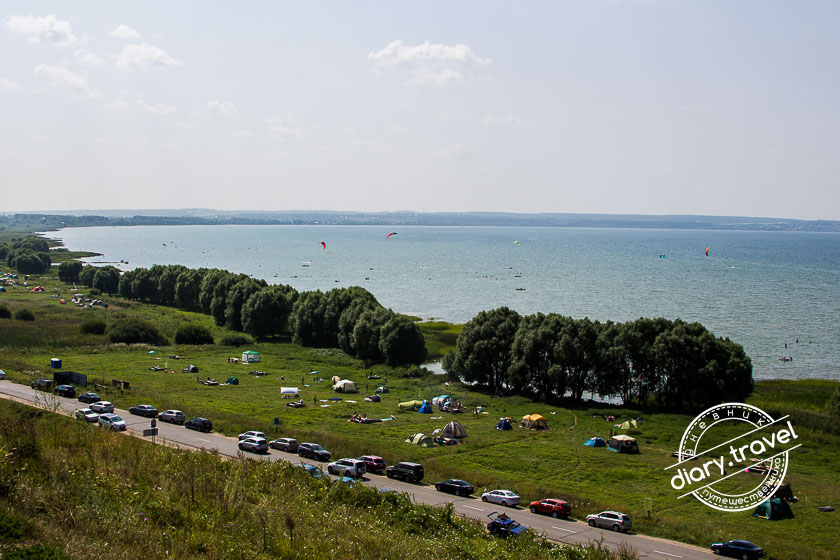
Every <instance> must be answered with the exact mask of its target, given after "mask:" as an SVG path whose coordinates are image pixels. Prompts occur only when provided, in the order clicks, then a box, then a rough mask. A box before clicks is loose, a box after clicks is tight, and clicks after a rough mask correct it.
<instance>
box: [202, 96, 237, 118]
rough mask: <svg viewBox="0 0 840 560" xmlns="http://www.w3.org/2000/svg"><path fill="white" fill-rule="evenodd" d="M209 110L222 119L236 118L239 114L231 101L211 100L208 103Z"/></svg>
mask: <svg viewBox="0 0 840 560" xmlns="http://www.w3.org/2000/svg"><path fill="white" fill-rule="evenodd" d="M207 110H208V111H210V112H211V113H215V114H217V115H220V116H222V117H235V116H236V115H238V114H239V109H237V108H236V106H235V105H234V104H233V103H231V102H230V101H226V100H225V101H218V100H216V99H211V100H210V101H208V102H207Z"/></svg>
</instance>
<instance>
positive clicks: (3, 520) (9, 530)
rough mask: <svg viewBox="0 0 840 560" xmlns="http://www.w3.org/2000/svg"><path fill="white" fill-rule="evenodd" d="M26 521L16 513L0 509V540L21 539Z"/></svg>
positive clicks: (11, 540)
mask: <svg viewBox="0 0 840 560" xmlns="http://www.w3.org/2000/svg"><path fill="white" fill-rule="evenodd" d="M24 533H25V530H24V523H23V522H22V521H21V520H20V518H18V517H17V516H15V515H14V514H11V513H7V512H5V511H0V542H13V541H19V540H20V539H21V537H23V534H24Z"/></svg>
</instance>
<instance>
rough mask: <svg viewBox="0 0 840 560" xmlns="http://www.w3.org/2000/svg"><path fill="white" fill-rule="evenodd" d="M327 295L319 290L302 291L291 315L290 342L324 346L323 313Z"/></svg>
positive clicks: (325, 339)
mask: <svg viewBox="0 0 840 560" xmlns="http://www.w3.org/2000/svg"><path fill="white" fill-rule="evenodd" d="M326 299H327V297H326V296H325V295H324V293H323V292H322V291H320V290H316V291H314V292H303V293H302V294H300V296H299V297H298V298H297V301H295V305H294V308H293V309H292V315H291V319H290V321H291V327H292V342H294V343H295V344H300V345H301V346H315V347H326V341H327V337H326V336H325V335H324V313H325V307H326Z"/></svg>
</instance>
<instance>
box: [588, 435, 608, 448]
mask: <svg viewBox="0 0 840 560" xmlns="http://www.w3.org/2000/svg"><path fill="white" fill-rule="evenodd" d="M583 445H585V446H587V447H604V446H605V445H607V442H605V441H604V438H599V437H594V438H589V439H588V440H586V441H585V442H583Z"/></svg>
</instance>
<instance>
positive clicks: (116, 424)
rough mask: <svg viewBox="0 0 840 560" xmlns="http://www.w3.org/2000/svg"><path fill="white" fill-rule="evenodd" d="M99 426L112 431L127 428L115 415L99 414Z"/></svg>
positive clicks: (123, 421)
mask: <svg viewBox="0 0 840 560" xmlns="http://www.w3.org/2000/svg"><path fill="white" fill-rule="evenodd" d="M99 425H100V426H102V427H104V428H110V429H112V430H118V431H119V430H125V429H127V428H128V426H126V425H125V420H123V419H122V418H120V417H119V416H117V415H116V414H110V413H105V414H100V415H99Z"/></svg>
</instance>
